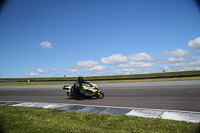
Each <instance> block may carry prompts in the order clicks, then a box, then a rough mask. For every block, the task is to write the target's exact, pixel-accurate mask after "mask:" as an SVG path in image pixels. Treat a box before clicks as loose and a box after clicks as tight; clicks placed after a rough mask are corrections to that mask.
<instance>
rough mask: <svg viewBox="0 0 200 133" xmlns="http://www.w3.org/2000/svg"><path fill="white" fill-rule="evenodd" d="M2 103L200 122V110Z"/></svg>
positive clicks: (0, 103)
mask: <svg viewBox="0 0 200 133" xmlns="http://www.w3.org/2000/svg"><path fill="white" fill-rule="evenodd" d="M0 105H9V106H22V107H39V108H45V109H57V110H66V111H74V112H85V113H94V112H96V113H100V114H114V115H127V116H137V117H146V118H157V119H168V120H176V121H185V122H193V123H200V112H191V111H179V110H162V109H147V108H130V107H115V106H97V105H80V104H64V103H42V102H18V101H12V102H10V101H9V102H8V101H0Z"/></svg>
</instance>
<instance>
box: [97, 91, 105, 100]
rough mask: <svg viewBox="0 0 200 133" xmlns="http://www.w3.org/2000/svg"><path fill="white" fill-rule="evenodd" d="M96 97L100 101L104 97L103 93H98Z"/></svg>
mask: <svg viewBox="0 0 200 133" xmlns="http://www.w3.org/2000/svg"><path fill="white" fill-rule="evenodd" d="M96 97H97V98H99V99H101V98H103V97H104V93H103V92H98V93H97V94H96Z"/></svg>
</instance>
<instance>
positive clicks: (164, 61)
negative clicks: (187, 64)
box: [158, 57, 184, 64]
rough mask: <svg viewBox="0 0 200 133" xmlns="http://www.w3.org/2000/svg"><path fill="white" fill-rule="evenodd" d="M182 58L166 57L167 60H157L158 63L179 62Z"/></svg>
mask: <svg viewBox="0 0 200 133" xmlns="http://www.w3.org/2000/svg"><path fill="white" fill-rule="evenodd" d="M183 60H184V58H183V57H171V58H168V59H167V60H159V61H158V64H173V63H178V62H181V61H183Z"/></svg>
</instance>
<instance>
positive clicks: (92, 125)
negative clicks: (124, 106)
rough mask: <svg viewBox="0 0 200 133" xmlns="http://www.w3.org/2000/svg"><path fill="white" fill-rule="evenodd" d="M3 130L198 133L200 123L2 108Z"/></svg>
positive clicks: (16, 132)
mask: <svg viewBox="0 0 200 133" xmlns="http://www.w3.org/2000/svg"><path fill="white" fill-rule="evenodd" d="M0 128H1V129H0V130H1V131H2V132H5V133H6V132H8V133H23V132H26V133H27V132H28V133H29V132H31V133H34V132H45V133H47V132H50V133H51V132H52V133H55V132H59V133H60V132H66V133H72V132H73V133H74V132H81V133H102V132H105V133H112V132H113V133H126V132H127V133H134V132H137V133H138V132H141V133H155V132H159V133H163V132H164V133H166V132H169V133H173V132H174V133H197V132H199V131H200V124H199V123H187V122H180V121H172V120H162V119H151V118H140V117H133V116H125V115H110V114H107V115H101V114H98V113H78V112H69V111H60V110H55V109H41V108H26V107H11V106H0Z"/></svg>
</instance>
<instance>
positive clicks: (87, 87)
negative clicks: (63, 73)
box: [63, 83, 104, 98]
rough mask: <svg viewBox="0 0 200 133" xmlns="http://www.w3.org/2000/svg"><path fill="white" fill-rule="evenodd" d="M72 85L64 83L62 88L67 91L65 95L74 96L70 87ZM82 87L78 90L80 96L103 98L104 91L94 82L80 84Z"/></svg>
mask: <svg viewBox="0 0 200 133" xmlns="http://www.w3.org/2000/svg"><path fill="white" fill-rule="evenodd" d="M73 87H74V86H73V85H64V87H63V90H65V91H66V92H67V96H69V97H70V98H75V94H73V92H72V89H73ZM82 87H83V88H82V89H81V90H80V93H81V95H82V97H83V98H84V97H86V98H87V97H88V98H92V97H96V98H103V97H104V93H103V92H101V91H100V89H99V87H98V86H97V85H96V84H93V83H90V84H84V83H83V84H82Z"/></svg>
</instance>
